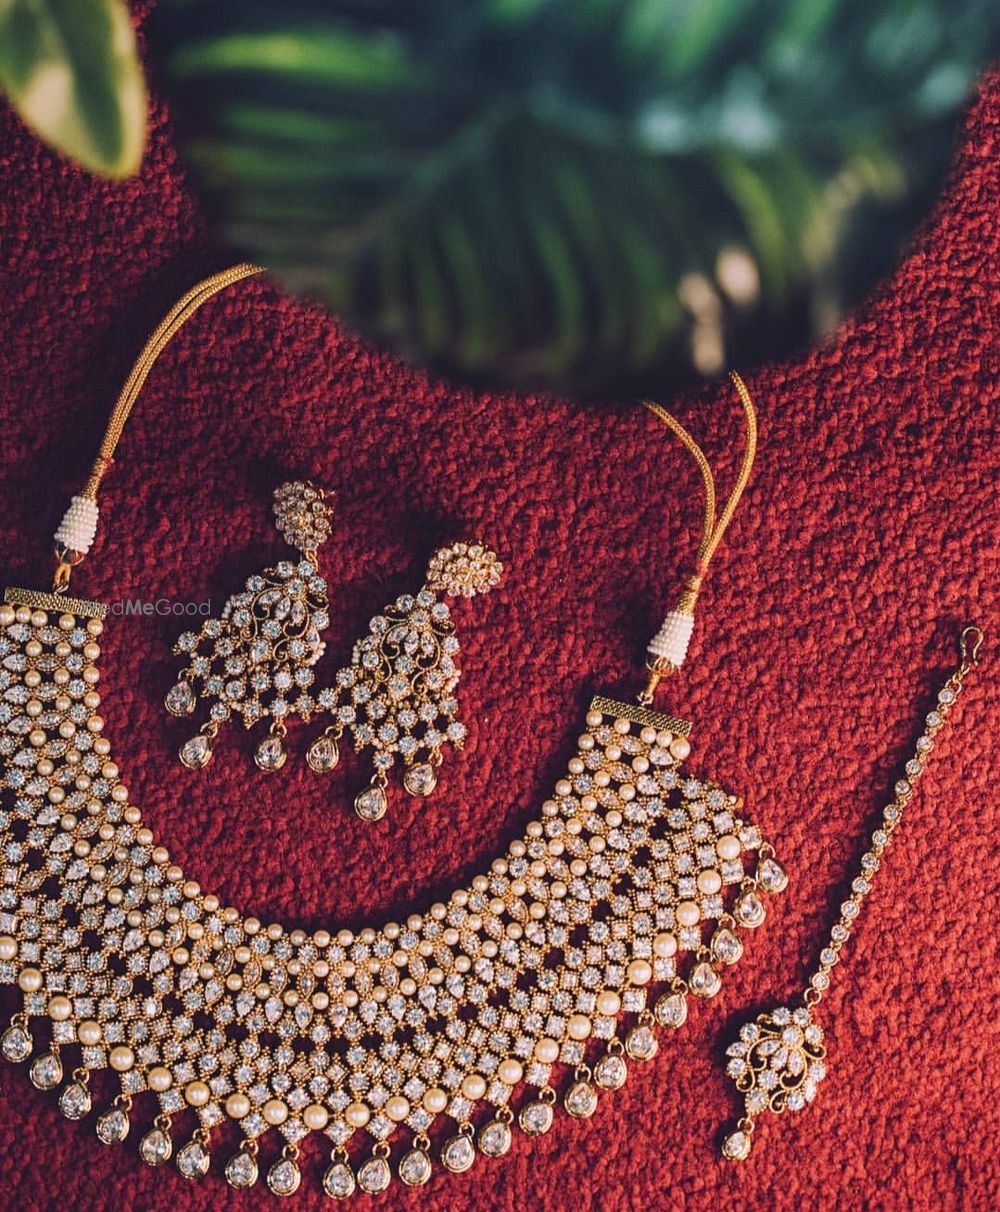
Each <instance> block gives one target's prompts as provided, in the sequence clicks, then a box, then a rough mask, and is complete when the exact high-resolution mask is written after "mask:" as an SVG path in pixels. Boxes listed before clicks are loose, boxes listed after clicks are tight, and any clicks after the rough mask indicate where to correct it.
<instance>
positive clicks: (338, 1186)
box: [323, 1161, 358, 1199]
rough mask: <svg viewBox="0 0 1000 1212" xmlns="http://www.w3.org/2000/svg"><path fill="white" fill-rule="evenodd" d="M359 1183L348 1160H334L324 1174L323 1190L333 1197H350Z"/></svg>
mask: <svg viewBox="0 0 1000 1212" xmlns="http://www.w3.org/2000/svg"><path fill="white" fill-rule="evenodd" d="M357 1185H358V1184H357V1182H356V1180H355V1178H354V1171H353V1170H352V1169H351V1167H350V1166H349V1165H348V1164H347V1162H342V1161H335V1162H333V1163H332V1165H330V1166H328V1167H327V1171H326V1173H325V1174H324V1175H323V1190H324V1191H325V1192H326V1193H327V1195H329V1197H330V1198H331V1199H349V1198H350V1196H352V1195H353V1194H354V1191H355V1188H356V1187H357Z"/></svg>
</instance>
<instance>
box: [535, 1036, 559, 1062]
mask: <svg viewBox="0 0 1000 1212" xmlns="http://www.w3.org/2000/svg"><path fill="white" fill-rule="evenodd" d="M558 1057H559V1045H558V1044H557V1043H556V1041H555V1040H554V1039H548V1038H546V1039H540V1040H538V1041H537V1043H536V1044H535V1058H536V1059H537V1060H540V1061H541V1062H542V1064H543V1065H551V1064H552V1063H553V1062H554V1061H555V1060H557V1059H558Z"/></svg>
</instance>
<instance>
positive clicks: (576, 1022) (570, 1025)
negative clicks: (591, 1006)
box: [566, 1014, 590, 1039]
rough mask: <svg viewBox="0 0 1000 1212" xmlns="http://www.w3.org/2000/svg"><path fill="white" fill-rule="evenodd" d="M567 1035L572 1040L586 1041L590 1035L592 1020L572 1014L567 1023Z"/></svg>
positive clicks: (582, 1015)
mask: <svg viewBox="0 0 1000 1212" xmlns="http://www.w3.org/2000/svg"><path fill="white" fill-rule="evenodd" d="M566 1034H567V1035H568V1036H569V1037H570V1039H586V1038H587V1036H588V1035H589V1034H590V1019H589V1018H587V1016H586V1015H585V1014H571V1015H570V1017H569V1021H568V1022H567V1023H566Z"/></svg>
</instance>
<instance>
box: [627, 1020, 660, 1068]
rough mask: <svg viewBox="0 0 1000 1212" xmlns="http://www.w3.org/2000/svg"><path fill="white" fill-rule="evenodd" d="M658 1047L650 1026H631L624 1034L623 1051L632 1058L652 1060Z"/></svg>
mask: <svg viewBox="0 0 1000 1212" xmlns="http://www.w3.org/2000/svg"><path fill="white" fill-rule="evenodd" d="M659 1047H660V1045H659V1043H658V1042H657V1039H656V1035H655V1034H654V1032H653V1029H652V1027H647V1026H645V1025H643V1026H640V1027H633V1028H632V1030H631V1031H630V1032H629V1033H628V1035H626V1036H625V1051H626V1052H627V1053H628V1054H629V1056H631V1057H632V1059H633V1060H642V1061H647V1060H652V1059H653V1057H654V1056H655V1055H656V1053H657V1051H658V1050H659Z"/></svg>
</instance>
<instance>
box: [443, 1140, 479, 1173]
mask: <svg viewBox="0 0 1000 1212" xmlns="http://www.w3.org/2000/svg"><path fill="white" fill-rule="evenodd" d="M475 1160H476V1146H475V1142H474V1141H473V1139H472V1137H471V1136H466V1135H465V1134H464V1133H460V1134H459V1135H458V1136H453V1137H452V1138H451V1140H448V1141H445V1143H444V1147H443V1148H442V1150H441V1161H442V1162H443V1163H444V1166H445V1169H447V1170H450V1171H451V1172H452V1173H453V1174H464V1173H465V1171H466V1170H468V1169H470V1168H471V1166H472V1163H473V1162H474V1161H475Z"/></svg>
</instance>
